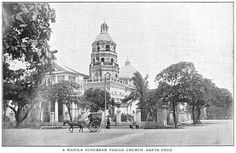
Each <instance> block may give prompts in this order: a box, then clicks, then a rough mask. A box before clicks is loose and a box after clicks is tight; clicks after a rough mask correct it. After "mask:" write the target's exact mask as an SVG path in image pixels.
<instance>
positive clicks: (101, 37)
mask: <svg viewBox="0 0 236 153" xmlns="http://www.w3.org/2000/svg"><path fill="white" fill-rule="evenodd" d="M101 40H105V41H112V42H113V40H112V38H111V36H110V35H109V34H108V33H100V34H99V35H98V36H97V37H96V39H95V41H101Z"/></svg>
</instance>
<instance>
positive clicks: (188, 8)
mask: <svg viewBox="0 0 236 153" xmlns="http://www.w3.org/2000/svg"><path fill="white" fill-rule="evenodd" d="M50 6H51V8H53V9H55V10H56V16H57V17H56V23H52V24H51V28H52V31H53V33H52V35H51V39H50V42H49V44H50V46H51V49H52V50H54V49H56V50H58V53H57V55H56V56H57V62H58V64H61V65H65V66H68V67H70V68H72V69H74V70H76V71H78V72H80V73H84V74H89V64H90V54H91V52H92V46H91V45H92V43H93V41H94V40H95V38H96V36H97V35H98V34H99V32H100V25H101V24H102V23H103V22H104V21H105V22H106V23H107V24H108V26H109V29H108V32H109V34H110V36H111V37H112V39H113V40H114V42H115V43H116V44H117V47H116V48H117V54H118V64H119V67H120V68H121V67H122V66H124V64H125V60H126V59H127V57H128V58H129V60H130V62H131V65H132V66H133V67H135V68H136V69H137V70H138V71H139V72H141V74H142V75H143V76H145V75H146V74H148V75H149V86H150V88H156V87H157V85H156V83H155V82H154V80H155V76H156V74H158V73H159V72H161V71H162V70H163V69H165V68H167V67H168V66H170V65H171V64H175V63H178V62H180V61H186V62H193V63H194V65H195V67H196V69H197V71H198V72H199V73H200V74H202V75H203V76H204V77H206V78H209V79H212V81H213V82H214V83H215V84H216V85H217V86H218V87H220V88H227V89H229V90H230V91H231V92H233V4H232V3H50Z"/></svg>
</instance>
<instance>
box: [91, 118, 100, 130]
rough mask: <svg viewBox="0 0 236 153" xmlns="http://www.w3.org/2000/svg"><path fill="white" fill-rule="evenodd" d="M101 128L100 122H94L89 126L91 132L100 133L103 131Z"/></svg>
mask: <svg viewBox="0 0 236 153" xmlns="http://www.w3.org/2000/svg"><path fill="white" fill-rule="evenodd" d="M101 128H102V126H101V122H100V121H98V120H94V121H92V122H91V123H90V125H89V130H90V131H91V132H99V131H100V130H101Z"/></svg>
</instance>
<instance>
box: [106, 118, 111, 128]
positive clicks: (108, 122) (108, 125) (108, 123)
mask: <svg viewBox="0 0 236 153" xmlns="http://www.w3.org/2000/svg"><path fill="white" fill-rule="evenodd" d="M110 126H111V122H110V119H109V117H107V126H106V128H107V129H110Z"/></svg>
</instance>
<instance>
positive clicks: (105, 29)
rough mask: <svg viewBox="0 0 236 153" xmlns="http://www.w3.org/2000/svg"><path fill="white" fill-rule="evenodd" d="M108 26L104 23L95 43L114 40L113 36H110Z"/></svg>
mask: <svg viewBox="0 0 236 153" xmlns="http://www.w3.org/2000/svg"><path fill="white" fill-rule="evenodd" d="M108 28H109V27H108V25H107V24H106V23H105V22H104V23H103V24H102V25H101V32H100V34H99V35H98V36H97V37H96V39H95V42H96V41H101V40H105V41H112V42H113V40H112V38H111V36H110V35H109V34H108Z"/></svg>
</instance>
